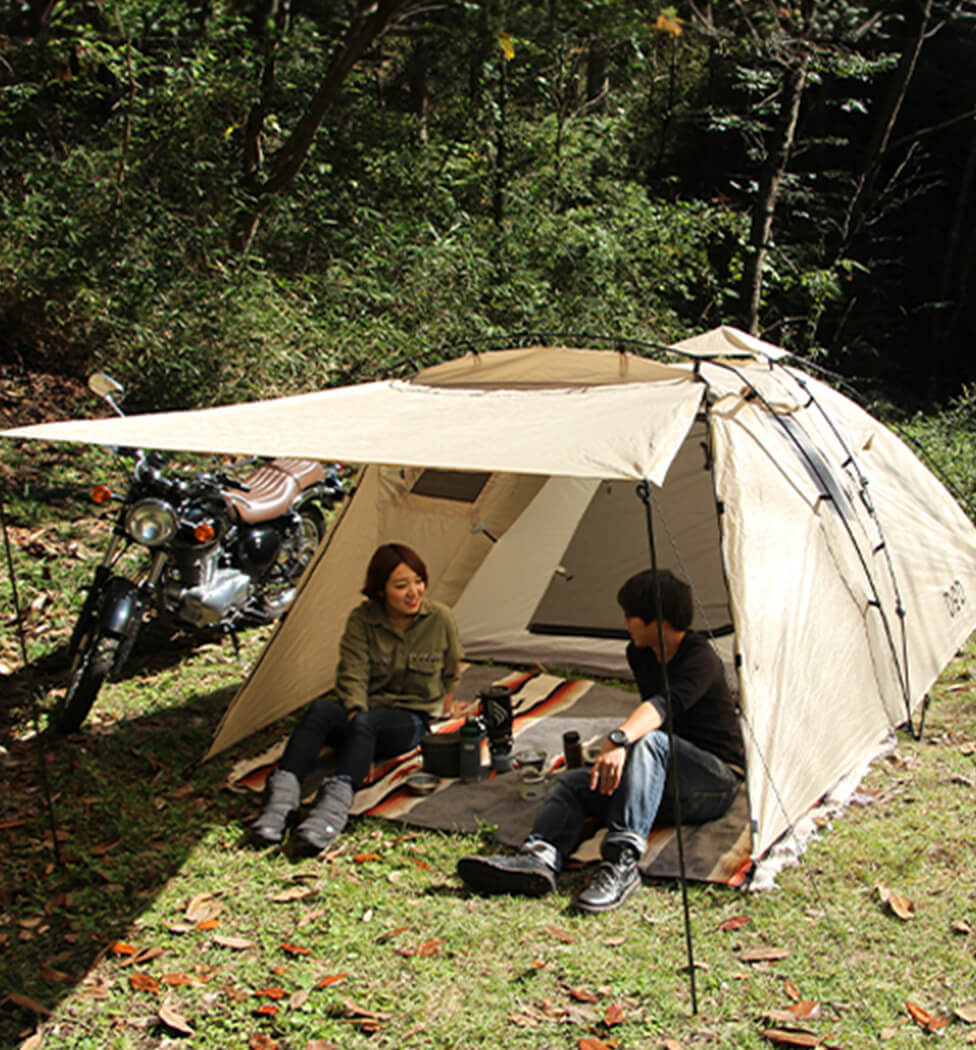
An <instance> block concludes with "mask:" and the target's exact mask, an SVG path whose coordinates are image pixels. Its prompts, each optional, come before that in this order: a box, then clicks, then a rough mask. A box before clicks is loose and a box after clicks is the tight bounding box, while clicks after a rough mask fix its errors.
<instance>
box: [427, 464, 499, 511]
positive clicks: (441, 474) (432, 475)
mask: <svg viewBox="0 0 976 1050" xmlns="http://www.w3.org/2000/svg"><path fill="white" fill-rule="evenodd" d="M490 477H491V475H490V474H487V473H481V472H474V471H467V470H425V471H424V472H423V473H422V474H421V475H420V477H419V478H417V480H416V481H415V482H414V483H413V487H412V488H411V490H410V491H411V493H412V494H413V495H414V496H428V497H430V498H431V499H450V500H455V501H457V502H458V503H474V501H475V500H476V499H477V498H478V497H479V496H480V495H481V490H482V489H483V488H484V487H485V485H487V484H488V479H489V478H490Z"/></svg>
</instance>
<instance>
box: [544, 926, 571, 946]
mask: <svg viewBox="0 0 976 1050" xmlns="http://www.w3.org/2000/svg"><path fill="white" fill-rule="evenodd" d="M545 930H546V933H548V934H549V935H550V936H552V937H554V938H555V939H556V940H557V941H562V942H563V944H575V943H576V938H575V937H574V936H573V935H572V934H571V933H570V932H569V930H564V929H562V927H560V926H546V927H545Z"/></svg>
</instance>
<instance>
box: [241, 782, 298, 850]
mask: <svg viewBox="0 0 976 1050" xmlns="http://www.w3.org/2000/svg"><path fill="white" fill-rule="evenodd" d="M300 804H301V784H299V782H298V777H296V776H295V774H294V773H289V772H288V770H287V769H276V770H275V771H274V772H273V773H272V774H271V776H269V777H268V783H267V784H266V785H265V789H264V805H263V807H262V808H261V812H260V813H259V814H258V815H257V816H256V817H255V818H254V820H253V821H252V823H251V841H252V842H254V843H255V845H258V846H277V845H278V843H279V842H281V840H282V839H283V838H284V837H285V831H286V829H287V827H288V825H289V823H290V822H291V821H292V819H293V818H294V817H295V815H296V814H297V813H298V807H299V805H300Z"/></svg>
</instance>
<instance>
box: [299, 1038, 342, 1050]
mask: <svg viewBox="0 0 976 1050" xmlns="http://www.w3.org/2000/svg"><path fill="white" fill-rule="evenodd" d="M305 1050H339V1044H338V1043H333V1042H332V1040H331V1039H311V1040H309V1042H307V1043H306V1044H305Z"/></svg>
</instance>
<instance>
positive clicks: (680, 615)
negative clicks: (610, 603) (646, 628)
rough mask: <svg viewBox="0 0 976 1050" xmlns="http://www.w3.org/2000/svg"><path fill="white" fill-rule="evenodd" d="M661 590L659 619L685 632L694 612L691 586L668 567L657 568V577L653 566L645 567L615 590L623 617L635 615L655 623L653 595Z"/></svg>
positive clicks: (656, 616) (655, 613)
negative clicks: (650, 567) (651, 567)
mask: <svg viewBox="0 0 976 1050" xmlns="http://www.w3.org/2000/svg"><path fill="white" fill-rule="evenodd" d="M659 588H660V591H661V613H660V615H661V619H662V620H667V621H668V623H669V624H671V626H672V627H673V628H674V629H675V630H677V631H686V630H687V629H688V628H689V627H690V626H691V621H692V619H693V617H694V614H695V607H694V603H693V602H692V597H691V588H690V587H689V586H688V584H687V583H685V581H684V580H681V579H679V578H678V577H677V576H675V574H674V573H673V572H671V570H670V569H659V570H658V573H657V579H656V580H655V578H654V570H653V569H645V570H644V571H643V572H638V573H636V574H635V575H633V576H631V577H630V579H629V580H627V582H626V583H625V584H624V585H623V586H622V587H621V588H620V590H619V591H617V604H618V605H619V606H620V608H621V609H623V611H624V616H627V617H631V616H637V617H639V618H640V619H641V620H643V621H644V623H655V622H656V621H657V618H658V605H657V594H658V589H659Z"/></svg>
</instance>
